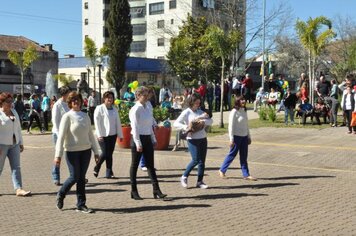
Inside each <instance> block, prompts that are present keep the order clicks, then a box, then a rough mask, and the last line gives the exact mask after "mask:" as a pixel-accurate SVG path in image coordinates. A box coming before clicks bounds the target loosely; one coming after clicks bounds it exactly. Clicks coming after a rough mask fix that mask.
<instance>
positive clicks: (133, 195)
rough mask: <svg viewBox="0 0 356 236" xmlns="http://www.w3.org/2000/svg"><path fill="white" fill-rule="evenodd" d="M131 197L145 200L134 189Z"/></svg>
mask: <svg viewBox="0 0 356 236" xmlns="http://www.w3.org/2000/svg"><path fill="white" fill-rule="evenodd" d="M131 198H132V199H135V200H143V198H141V197H140V195H138V192H132V191H131Z"/></svg>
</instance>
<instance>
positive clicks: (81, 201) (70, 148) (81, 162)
mask: <svg viewBox="0 0 356 236" xmlns="http://www.w3.org/2000/svg"><path fill="white" fill-rule="evenodd" d="M67 103H68V107H69V108H70V111H68V112H67V113H66V114H64V115H63V117H62V120H61V123H60V125H59V134H58V140H57V144H56V154H55V161H56V163H58V164H59V163H60V161H61V158H62V156H63V152H64V151H65V153H66V160H67V165H68V169H69V178H68V179H67V180H66V181H65V182H64V183H63V186H62V187H61V188H60V189H59V191H58V194H57V208H58V209H62V208H63V204H64V203H63V202H64V198H65V197H66V195H67V193H68V192H69V191H70V189H71V188H72V186H73V185H74V184H77V190H76V194H77V209H76V211H80V212H83V213H93V212H94V211H93V210H92V209H90V208H88V207H87V206H86V196H85V181H86V180H85V174H86V172H87V170H88V167H89V163H90V158H91V151H92V150H93V152H94V155H95V160H98V159H99V147H98V143H97V140H96V139H95V137H94V134H93V131H92V128H91V124H90V119H89V116H88V115H87V114H86V113H84V112H82V111H81V107H82V103H83V98H82V95H81V94H78V93H77V92H70V93H69V95H68V98H67Z"/></svg>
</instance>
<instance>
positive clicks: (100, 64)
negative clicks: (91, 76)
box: [98, 62, 103, 101]
mask: <svg viewBox="0 0 356 236" xmlns="http://www.w3.org/2000/svg"><path fill="white" fill-rule="evenodd" d="M102 67H103V63H102V62H99V63H98V68H99V101H101V68H102Z"/></svg>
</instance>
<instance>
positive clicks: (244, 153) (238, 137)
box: [219, 96, 257, 181]
mask: <svg viewBox="0 0 356 236" xmlns="http://www.w3.org/2000/svg"><path fill="white" fill-rule="evenodd" d="M228 131H229V139H230V151H229V153H228V154H227V156H226V157H225V160H224V162H223V164H222V165H221V167H220V170H219V175H220V177H222V178H225V177H226V176H225V173H226V171H227V169H228V167H229V166H230V164H231V163H232V161H233V160H234V159H235V157H236V155H237V152H240V164H241V170H242V175H243V178H244V179H245V180H252V181H255V180H257V179H256V178H254V177H252V176H251V175H250V172H249V169H248V165H247V157H248V145H249V144H250V143H251V137H250V130H249V128H248V119H247V112H246V100H245V99H244V97H243V96H240V97H237V98H236V99H235V106H234V109H232V110H231V112H230V115H229V129H228Z"/></svg>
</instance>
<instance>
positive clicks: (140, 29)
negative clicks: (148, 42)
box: [132, 24, 147, 35]
mask: <svg viewBox="0 0 356 236" xmlns="http://www.w3.org/2000/svg"><path fill="white" fill-rule="evenodd" d="M146 31H147V30H146V24H135V25H132V35H145V34H146Z"/></svg>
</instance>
